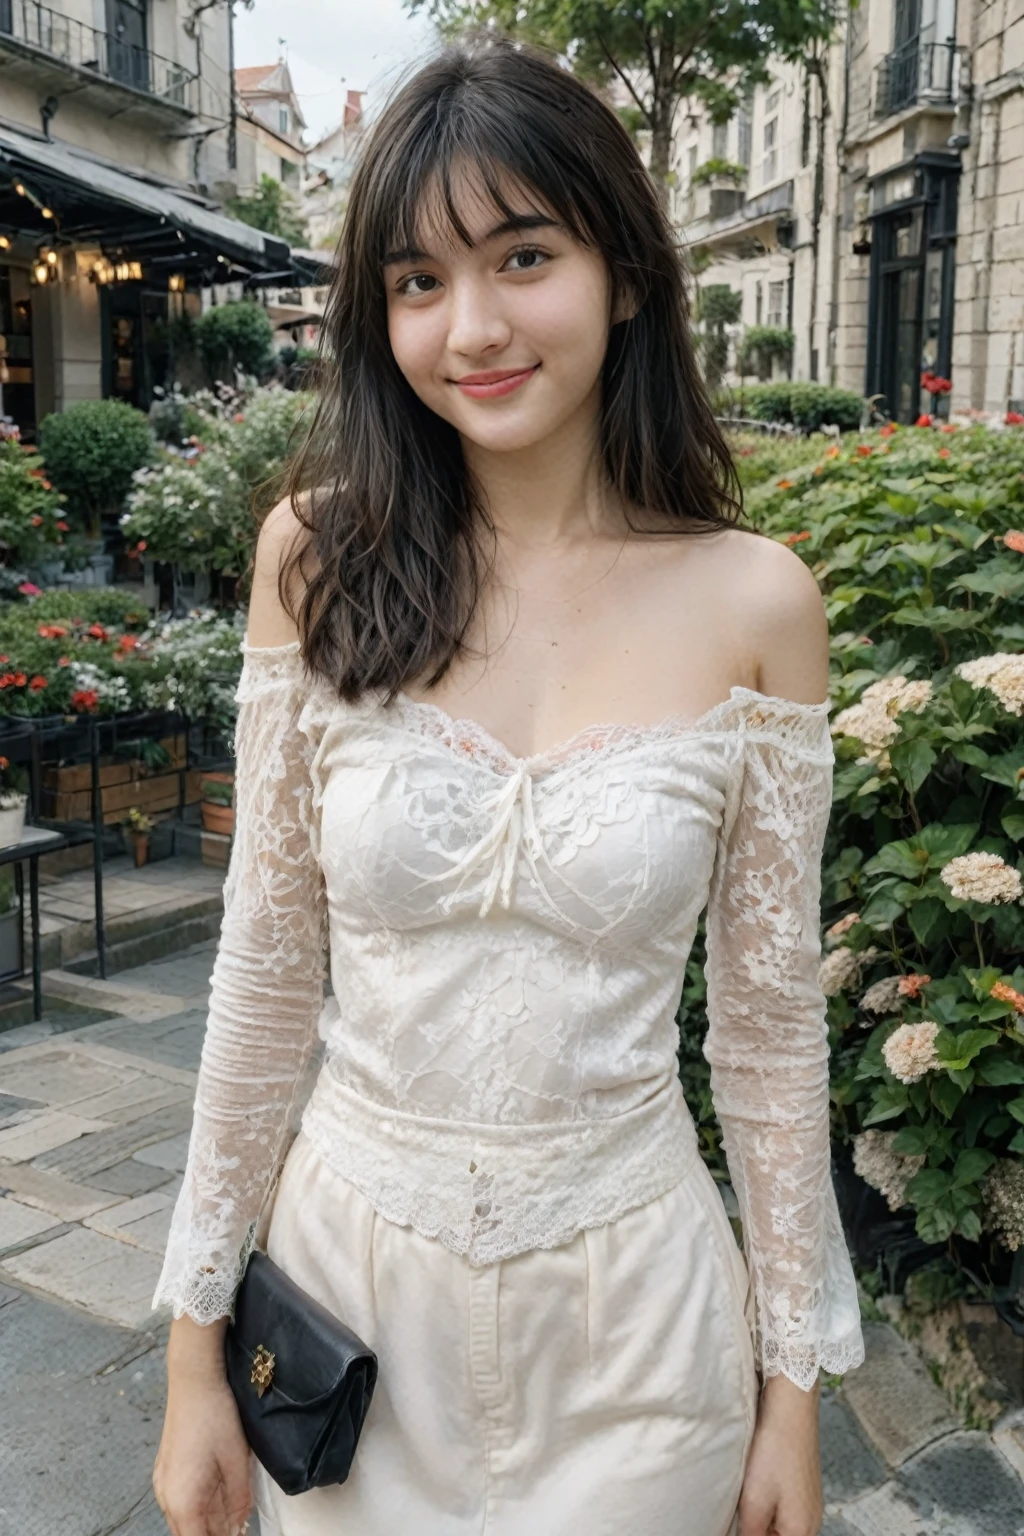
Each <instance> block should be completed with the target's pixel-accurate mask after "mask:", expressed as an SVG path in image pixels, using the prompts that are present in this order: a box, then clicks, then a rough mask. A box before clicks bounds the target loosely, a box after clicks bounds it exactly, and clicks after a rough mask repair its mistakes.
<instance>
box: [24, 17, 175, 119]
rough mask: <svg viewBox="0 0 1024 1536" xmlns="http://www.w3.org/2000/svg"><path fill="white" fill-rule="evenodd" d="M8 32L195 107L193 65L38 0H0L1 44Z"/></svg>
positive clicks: (53, 54) (76, 64)
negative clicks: (175, 59) (189, 68)
mask: <svg viewBox="0 0 1024 1536" xmlns="http://www.w3.org/2000/svg"><path fill="white" fill-rule="evenodd" d="M5 38H11V39H12V40H13V41H14V42H16V43H20V44H22V45H23V46H24V47H26V48H31V49H34V50H36V51H38V52H39V53H43V54H46V55H47V57H48V58H50V59H56V60H58V61H59V62H60V63H62V64H67V65H69V66H71V67H72V68H73V69H81V70H85V71H87V72H88V73H91V74H95V75H97V76H98V77H99V78H100V79H102V80H109V81H112V82H114V83H115V84H117V85H123V86H127V87H128V89H129V90H133V91H142V92H144V93H145V95H147V96H153V97H156V98H158V99H159V100H161V101H166V102H168V103H169V104H170V105H172V106H176V107H181V108H182V109H183V110H184V111H187V112H194V111H195V110H196V100H195V93H196V88H197V81H198V76H197V75H196V74H194V73H193V72H192V71H190V70H187V69H185V68H184V66H183V65H181V64H176V63H174V62H173V60H171V59H164V58H161V57H160V55H159V54H158V53H152V52H150V50H149V49H148V48H141V47H139V46H138V45H137V44H135V43H127V42H124V41H123V40H122V39H121V38H119V37H116V36H114V35H113V34H112V33H110V32H103V31H101V30H100V29H99V28H98V27H90V26H87V25H86V23H85V22H82V21H77V20H75V18H74V17H72V16H64V15H62V14H61V12H60V11H53V10H51V9H50V8H49V6H46V5H37V4H35V0H0V48H2V47H3V43H4V39H5Z"/></svg>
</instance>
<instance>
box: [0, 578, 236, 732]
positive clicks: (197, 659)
mask: <svg viewBox="0 0 1024 1536" xmlns="http://www.w3.org/2000/svg"><path fill="white" fill-rule="evenodd" d="M242 624H244V616H243V615H241V614H239V615H238V616H236V617H228V618H225V617H223V616H222V615H220V614H217V613H215V612H213V611H202V610H198V611H196V612H195V613H193V614H192V615H190V616H189V617H188V618H185V619H179V620H176V621H173V622H168V621H166V620H158V621H156V622H154V623H151V622H150V614H149V612H148V610H147V609H142V608H139V606H138V604H137V601H136V599H135V598H134V597H132V596H131V595H129V594H127V593H125V592H123V591H121V590H119V589H117V588H98V589H96V590H94V591H91V592H63V591H54V592H44V593H40V594H39V595H38V596H30V597H29V598H28V599H27V600H26V601H24V602H22V603H18V604H8V605H6V606H5V607H4V609H3V611H2V613H0V719H2V718H3V717H7V718H9V719H11V720H18V719H26V718H29V719H31V718H37V717H41V716H46V715H71V716H74V715H87V714H92V715H115V714H124V713H128V712H135V711H139V710H155V709H168V710H180V711H181V712H182V713H184V714H188V715H190V716H192V717H193V718H200V717H201V718H205V719H207V720H208V721H209V722H210V723H211V724H213V725H214V726H217V727H218V728H220V729H221V730H222V731H223V730H226V729H230V725H231V722H232V720H233V717H234V705H233V703H232V695H233V692H234V687H235V684H236V682H237V679H238V675H239V672H240V670H241V655H240V653H239V650H238V643H239V640H240V639H241V635H242V629H241V627H240V626H241V625H242Z"/></svg>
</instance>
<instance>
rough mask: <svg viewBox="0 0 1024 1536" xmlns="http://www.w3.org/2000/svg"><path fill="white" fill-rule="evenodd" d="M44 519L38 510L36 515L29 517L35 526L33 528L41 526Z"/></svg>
mask: <svg viewBox="0 0 1024 1536" xmlns="http://www.w3.org/2000/svg"><path fill="white" fill-rule="evenodd" d="M42 521H43V520H42V518H41V517H40V516H39V513H38V512H37V513H36V514H35V515H34V516H33V517H30V518H29V522H30V523H31V524H32V527H33V528H38V527H39V526H40V525H41V523H42Z"/></svg>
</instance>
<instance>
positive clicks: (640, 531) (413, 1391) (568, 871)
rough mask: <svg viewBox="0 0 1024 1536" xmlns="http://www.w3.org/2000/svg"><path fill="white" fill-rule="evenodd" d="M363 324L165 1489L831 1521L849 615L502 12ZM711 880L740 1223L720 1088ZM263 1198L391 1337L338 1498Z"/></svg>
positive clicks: (751, 1520) (303, 622) (332, 373)
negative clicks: (693, 956) (269, 1391)
mask: <svg viewBox="0 0 1024 1536" xmlns="http://www.w3.org/2000/svg"><path fill="white" fill-rule="evenodd" d="M325 330H326V346H325V349H324V359H325V370H326V377H325V379H324V381H323V383H322V387H321V398H320V404H319V409H318V414H317V418H316V422H315V427H314V430H313V434H312V439H311V443H310V447H309V449H308V451H307V453H306V454H305V457H304V459H303V462H302V464H301V465H300V467H299V471H298V474H299V476H300V479H299V481H298V484H297V487H296V493H295V495H294V496H293V498H292V499H291V500H290V501H289V502H288V503H282V504H281V506H279V507H278V508H277V509H276V510H275V512H274V513H273V514H272V515H271V516H270V517H269V518H268V519H267V521H266V523H265V524H264V526H263V528H262V530H261V534H260V538H259V544H258V550H257V554H256V561H255V573H254V582H253V589H252V598H251V604H250V608H249V617H248V631H247V635H246V640H245V642H244V643H243V652H244V656H243V662H244V664H243V671H242V678H241V682H240V684H239V687H238V694H237V698H238V703H239V714H238V727H237V737H236V753H237V768H236V799H237V810H236V833H235V842H234V846H233V850H232V858H231V865H230V869H229V872H228V876H227V881H226V885H225V914H224V924H223V929H222V932H221V938H220V943H219V947H218V952H217V957H216V962H215V965H214V971H213V977H212V989H211V999H210V1014H209V1023H208V1029H207V1035H206V1039H205V1044H204V1050H203V1057H202V1064H201V1070H200V1075H199V1084H198V1091H197V1095H196V1106H195V1108H196V1113H195V1125H194V1130H193V1133H192V1142H191V1148H190V1154H189V1160H188V1167H187V1170H186V1173H185V1178H184V1183H183V1187H182V1190H181V1194H180V1197H179V1201H178V1206H177V1209H176V1211H175V1215H174V1222H173V1227H172V1231H171V1235H170V1240H169V1243H168V1247H167V1253H166V1260H165V1265H164V1270H163V1274H162V1276H161V1279H160V1283H159V1286H158V1288H157V1292H156V1295H155V1298H154V1305H156V1304H159V1303H161V1302H170V1303H172V1305H173V1311H174V1317H175V1321H174V1322H173V1323H172V1327H171V1337H170V1343H169V1347H168V1374H169V1383H170V1386H169V1394H168V1406H167V1416H166V1420H165V1425H164V1432H163V1439H162V1442H161V1447H160V1453H159V1456H158V1458H157V1463H156V1469H155V1473H154V1484H155V1488H156V1492H157V1496H158V1499H159V1502H160V1506H161V1508H162V1509H163V1511H164V1513H165V1514H166V1516H167V1519H168V1521H169V1524H170V1527H171V1530H172V1531H173V1533H174V1536H214V1533H215V1536H221V1533H227V1532H228V1531H231V1530H235V1529H236V1528H239V1527H241V1525H242V1522H243V1521H244V1519H245V1517H246V1516H247V1514H248V1512H249V1509H250V1472H251V1478H252V1484H251V1487H252V1492H253V1494H254V1496H255V1503H256V1505H257V1506H258V1508H259V1513H260V1518H261V1530H262V1533H263V1536H327V1533H328V1532H330V1533H331V1536H344V1533H352V1536H421V1533H422V1536H576V1533H579V1532H587V1533H588V1536H612V1533H614V1536H623V1533H629V1536H683V1533H685V1536H726V1533H727V1532H728V1533H739V1536H769V1533H774V1536H813V1533H814V1532H816V1531H817V1530H818V1528H819V1524H820V1519H821V1515H822V1496H821V1486H820V1474H819V1467H818V1446H817V1406H818V1405H817V1390H816V1384H817V1379H818V1370H819V1367H821V1366H823V1367H824V1368H825V1370H827V1371H830V1372H843V1371H845V1370H847V1369H849V1368H850V1367H851V1366H854V1365H857V1364H858V1363H859V1362H860V1360H861V1359H862V1358H863V1345H862V1339H861V1331H860V1322H859V1313H858V1305H857V1295H856V1289H855V1285H854V1279H853V1274H852V1269H851V1265H850V1261H849V1257H848V1254H847V1250H846V1247H845V1245H844V1242H843V1236H842V1231H841V1227H840V1224H839V1219H838V1215H837V1211H836V1202H835V1196H834V1191H833V1188H832V1183H831V1176H830V1164H829V1129H828V1044H827V1037H826V1030H825V1024H824V999H823V996H822V994H821V991H820V989H819V986H818V983H817V965H818V961H819V958H820V942H819V889H820V859H821V848H822V840H823V836H824V831H825V826H826V822H827V818H828V812H829V805H830V797H831V772H832V763H833V757H832V750H831V740H830V735H829V727H828V718H827V716H828V704H827V700H826V683H827V672H828V651H827V634H826V624H825V618H824V612H823V606H822V602H821V599H820V596H819V594H818V590H817V587H816V584H815V582H814V580H813V578H812V576H811V575H810V573H809V572H808V570H807V569H806V567H805V566H804V565H803V564H802V563H801V561H800V560H799V559H798V558H797V557H796V556H795V555H794V554H793V553H792V552H790V551H789V550H787V549H785V548H784V547H782V546H781V545H779V544H778V543H775V542H773V541H771V540H769V539H767V538H764V537H760V536H758V535H756V534H754V533H751V532H749V531H747V530H744V529H742V528H741V527H740V526H739V525H738V518H739V508H738V505H737V503H736V501H735V500H734V499H733V495H732V486H733V478H732V471H731V466H730V461H729V456H728V451H727V449H726V447H725V445H724V442H723V440H722V438H721V436H720V435H719V432H718V430H717V428H716V426H715V423H714V419H713V417H712V415H711V412H710V409H709V407H708V403H707V400H706V398H705V395H704V392H703V388H702V385H701V383H700V379H699V376H698V372H697V369H696V367H695V363H694V356H693V349H692V344H691V340H690V335H689V330H688V324H687V304H686V297H685V291H684V274H683V268H682V264H681V261H680V257H679V254H678V253H677V251H676V249H675V246H674V243H673V238H672V234H671V231H670V228H669V226H668V225H667V223H666V220H665V216H664V214H663V212H662V210H661V208H660V206H659V203H658V200H657V197H656V195H655V192H654V189H653V187H652V184H651V182H650V180H649V178H648V176H647V174H646V172H645V170H644V168H643V166H642V164H641V162H640V160H639V158H638V157H637V154H636V151H635V149H634V148H633V145H632V143H631V142H630V139H629V137H628V135H627V134H626V132H625V131H624V129H623V128H622V127H621V125H620V123H619V122H618V120H617V118H616V117H615V115H614V114H613V113H612V112H611V111H609V110H608V108H606V107H605V106H604V105H603V104H602V103H601V102H600V101H599V100H598V99H597V98H596V97H594V96H593V95H592V94H590V93H589V92H588V91H587V90H586V89H585V88H584V87H583V86H582V85H580V84H579V83H578V82H577V81H576V80H574V79H573V77H572V76H571V75H570V74H568V73H567V72H565V71H563V70H561V69H560V68H558V67H557V66H556V65H555V64H553V63H549V62H547V61H546V60H544V59H541V58H538V57H536V56H534V55H533V54H531V53H529V52H525V51H522V50H518V49H515V48H512V47H510V46H509V45H507V44H503V43H499V42H496V41H494V40H483V41H480V42H476V43H473V44H469V45H463V46H460V47H457V48H455V49H453V50H449V51H447V52H445V53H444V54H443V55H441V56H440V57H439V58H437V59H436V60H435V61H433V62H431V63H429V64H428V65H427V66H426V67H425V68H423V69H422V70H421V71H420V73H419V74H417V75H416V76H415V77H414V78H413V79H412V80H411V82H410V83H408V84H407V85H406V86H405V87H404V88H403V89H402V90H401V91H400V93H399V94H398V95H397V96H396V97H395V98H394V99H393V100H392V102H391V103H390V105H389V106H388V108H387V110H386V112H385V113H384V114H383V116H382V118H381V119H380V120H379V122H378V123H377V125H376V127H375V129H374V130H373V133H372V135H371V138H370V142H369V145H368V147H367V149H366V151H365V154H364V157H363V160H362V164H361V167H360V169H359V171H358V172H357V174H356V176H355V178H354V180H353V183H352V188H351V199H350V203H349V209H348V215H347V219H346V223H345V231H344V234H343V236H342V241H341V250H340V264H339V270H338V276H337V281H336V284H335V288H334V291H333V295H332V300H331V305H330V311H329V316H328V320H327V324H326V327H325ZM595 722H597V723H595ZM705 905H706V906H707V965H706V975H707V981H708V1018H709V1030H708V1034H707V1037H706V1043H705V1047H704V1050H705V1055H706V1057H707V1059H708V1061H709V1062H710V1064H711V1085H712V1091H713V1095H714V1102H715V1106H716V1109H717V1113H718V1117H719V1120H720V1122H721V1125H722V1129H723V1133H724V1144H725V1150H726V1153H727V1157H728V1162H729V1168H730V1173H731V1179H732V1183H733V1186H734V1188H735V1191H736V1195H737V1198H738V1201H739V1209H740V1214H741V1217H742V1229H743V1247H744V1253H743V1254H742V1255H741V1252H740V1249H739V1247H738V1246H737V1243H736V1241H735V1239H734V1237H733V1234H732V1229H731V1227H730V1224H729V1220H728V1217H727V1215H726V1212H725V1207H724V1205H723V1202H722V1200H721V1198H720V1196H719V1194H718V1191H717V1187H716V1185H715V1182H714V1180H713V1179H712V1176H711V1174H710V1172H709V1171H708V1169H707V1167H706V1165H705V1163H704V1162H703V1160H702V1158H701V1156H700V1153H699V1151H698V1146H697V1137H696V1133H695V1129H694V1125H693V1121H692V1119H691V1117H690V1114H689V1112H688V1110H687V1107H686V1105H685V1103H684V1100H683V1096H682V1091H681V1088H680V1084H679V1080H678V1075H677V1061H676V1051H677V1045H678V1036H677V1032H676V1026H675V1015H676V1010H677V1006H678V1003H679V997H680V991H681V988H682V983H683V975H684V968H685V965H686V961H687V956H688V953H689V950H690V946H691V943H692V940H693V937H694V932H695V929H696V926H697V922H698V918H699V916H700V913H701V911H702V909H703V908H704V907H705ZM325 948H329V953H330V975H331V980H332V984H333V996H332V997H331V998H330V999H329V1000H328V1001H327V1003H326V1004H325V1003H324V989H323V980H322V975H323V958H324V949H325ZM318 1033H319V1035H320V1036H321V1037H322V1038H323V1040H324V1041H325V1045H326V1055H325V1060H324V1063H323V1065H322V1067H321V1069H320V1071H319V1075H318V1076H317V1079H316V1083H315V1087H314V1089H313V1093H312V1097H311V1098H310V1099H309V1102H308V1103H307V1104H306V1106H305V1108H304V1111H303V1114H302V1123H301V1129H300V1130H299V1131H298V1134H297V1135H296V1136H295V1137H294V1139H293V1140H291V1142H290V1143H289V1126H290V1119H291V1112H292V1108H293V1105H294V1104H295V1102H296V1098H297V1095H298V1093H299V1085H300V1083H301V1081H302V1079H303V1076H304V1073H305V1069H306V1067H307V1065H308V1064H309V1061H310V1057H311V1052H312V1047H313V1044H314V1041H315V1038H316V1036H317V1034H318ZM282 1162H283V1171H282V1173H281V1178H280V1181H279V1183H278V1184H277V1186H276V1189H275V1190H274V1198H273V1200H272V1202H270V1201H268V1203H267V1208H266V1210H264V1211H263V1214H262V1217H261V1207H262V1206H263V1202H264V1197H265V1196H267V1194H268V1191H270V1190H271V1188H272V1187H273V1177H274V1174H275V1172H276V1171H277V1170H278V1168H279V1167H281V1164H282ZM258 1217H261V1219H262V1220H263V1221H264V1222H265V1224H266V1225H265V1236H266V1247H267V1251H268V1253H269V1255H270V1257H271V1258H272V1259H274V1260H275V1261H276V1262H277V1263H278V1264H280V1265H281V1266H282V1267H283V1268H284V1269H285V1270H286V1271H287V1272H288V1273H289V1274H291V1275H292V1276H293V1277H294V1279H295V1280H296V1281H297V1283H298V1284H299V1285H301V1286H302V1287H303V1288H304V1289H305V1290H307V1291H308V1292H309V1293H310V1294H312V1295H314V1296H316V1297H317V1298H318V1299H319V1300H320V1301H321V1302H323V1303H324V1304H325V1305H327V1306H328V1307H329V1308H330V1309H331V1310H332V1311H333V1312H335V1313H336V1315H337V1316H339V1317H340V1318H342V1319H343V1320H344V1321H345V1322H346V1323H347V1324H349V1325H350V1326H351V1327H352V1328H354V1329H355V1330H356V1332H357V1333H359V1334H360V1335H361V1336H362V1337H363V1339H364V1340H365V1341H366V1342H367V1343H368V1344H370V1345H371V1347H372V1348H373V1349H375V1350H376V1352H377V1354H378V1357H379V1362H380V1376H379V1381H378V1386H377V1392H376V1395H375V1397H374V1400H373V1403H372V1405H371V1409H370V1413H369V1416H368V1418H367V1422H366V1425H365V1427H364V1430H363V1435H362V1439H361V1441H360V1444H359V1447H358V1450H357V1452H356V1457H355V1462H354V1466H353V1470H352V1474H351V1476H350V1478H349V1480H348V1482H347V1483H345V1484H344V1485H340V1486H335V1487H331V1488H322V1489H315V1490H313V1491H311V1492H309V1493H305V1494H300V1495H298V1496H296V1497H293V1498H287V1497H285V1496H284V1495H283V1494H282V1493H281V1492H280V1490H279V1489H278V1488H277V1487H276V1485H274V1484H273V1483H271V1481H270V1479H269V1478H267V1477H266V1475H265V1474H262V1469H261V1468H260V1467H259V1466H258V1464H255V1462H254V1460H253V1461H252V1462H251V1461H250V1458H249V1455H248V1453H247V1449H246V1446H245V1444H244V1441H243V1439H242V1435H241V1429H240V1426H239V1422H238V1419H237V1415H236V1413H235V1409H234V1401H233V1399H232V1397H231V1395H230V1392H229V1390H228V1388H227V1386H226V1383H225V1377H224V1370H223V1363H222V1351H223V1330H224V1326H225V1319H226V1318H227V1316H228V1314H229V1313H230V1310H231V1306H232V1298H233V1296H234V1292H235V1289H236V1287H237V1285H238V1283H239V1279H240V1276H241V1273H242V1270H243V1268H244V1264H245V1261H246V1258H247V1256H248V1252H249V1250H250V1246H251V1242H252V1239H253V1229H254V1226H255V1224H256V1222H257V1218H258ZM261 1230H262V1229H261ZM257 1235H259V1234H257Z"/></svg>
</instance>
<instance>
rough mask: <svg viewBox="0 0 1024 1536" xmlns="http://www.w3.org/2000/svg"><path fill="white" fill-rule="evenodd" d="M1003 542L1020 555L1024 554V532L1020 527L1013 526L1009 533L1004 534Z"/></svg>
mask: <svg viewBox="0 0 1024 1536" xmlns="http://www.w3.org/2000/svg"><path fill="white" fill-rule="evenodd" d="M1003 543H1004V544H1005V545H1006V547H1007V549H1012V550H1014V551H1015V552H1016V553H1017V554H1018V555H1024V533H1021V531H1020V530H1019V529H1018V528H1011V529H1010V531H1009V533H1004V534H1003Z"/></svg>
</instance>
